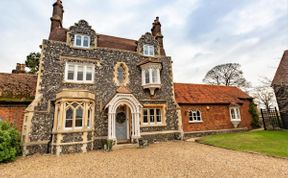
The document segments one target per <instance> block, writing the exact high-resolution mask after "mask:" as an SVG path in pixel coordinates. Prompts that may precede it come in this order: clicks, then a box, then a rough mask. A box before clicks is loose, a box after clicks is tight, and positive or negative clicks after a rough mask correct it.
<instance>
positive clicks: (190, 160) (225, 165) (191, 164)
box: [0, 141, 288, 178]
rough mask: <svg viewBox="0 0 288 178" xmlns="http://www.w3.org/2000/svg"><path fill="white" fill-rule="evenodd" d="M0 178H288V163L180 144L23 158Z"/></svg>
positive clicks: (5, 167) (8, 166) (0, 169)
mask: <svg viewBox="0 0 288 178" xmlns="http://www.w3.org/2000/svg"><path fill="white" fill-rule="evenodd" d="M0 177H18V178H20V177H21V178H22V177H141V178H142V177H149V178H150V177H288V159H279V158H273V157H268V156H262V155H258V154H250V153H242V152H237V151H231V150H225V149H221V148H215V147H211V146H206V145H201V144H198V143H194V142H183V141H175V142H165V143H158V144H152V145H150V146H149V147H147V148H144V149H137V148H129V149H121V150H115V151H112V152H108V153H107V152H102V151H92V152H89V153H85V154H70V155H64V156H59V157H57V156H54V155H36V156H30V157H26V158H20V159H18V160H17V161H15V162H13V163H9V164H1V165H0Z"/></svg>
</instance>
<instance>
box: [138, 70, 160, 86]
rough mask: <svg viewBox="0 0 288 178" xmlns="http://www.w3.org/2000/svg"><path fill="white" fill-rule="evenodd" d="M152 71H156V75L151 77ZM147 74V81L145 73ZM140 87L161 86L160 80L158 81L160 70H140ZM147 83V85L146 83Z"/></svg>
mask: <svg viewBox="0 0 288 178" xmlns="http://www.w3.org/2000/svg"><path fill="white" fill-rule="evenodd" d="M153 71H156V75H154V76H153ZM147 72H148V73H149V78H148V80H147V76H146V73H147ZM142 73H143V74H142V78H143V80H142V85H147V84H161V80H160V69H152V68H149V69H143V70H142ZM153 77H154V79H155V80H154V81H153ZM146 80H147V81H149V82H148V83H147V82H146Z"/></svg>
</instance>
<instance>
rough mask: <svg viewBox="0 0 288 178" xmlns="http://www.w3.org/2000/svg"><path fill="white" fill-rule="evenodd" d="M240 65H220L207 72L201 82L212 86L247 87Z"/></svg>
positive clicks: (247, 83)
mask: <svg viewBox="0 0 288 178" xmlns="http://www.w3.org/2000/svg"><path fill="white" fill-rule="evenodd" d="M240 68H241V65H240V64H237V63H227V64H221V65H217V66H215V67H213V68H212V69H211V70H209V71H208V73H207V74H206V76H205V78H204V79H203V82H205V83H208V84H213V85H225V86H237V87H244V88H245V87H249V86H250V84H249V82H247V81H246V79H245V78H244V77H243V72H242V70H241V69H240Z"/></svg>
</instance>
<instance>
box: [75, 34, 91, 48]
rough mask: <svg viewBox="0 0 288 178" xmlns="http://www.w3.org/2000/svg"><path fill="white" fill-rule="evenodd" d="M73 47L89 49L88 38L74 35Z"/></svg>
mask: <svg viewBox="0 0 288 178" xmlns="http://www.w3.org/2000/svg"><path fill="white" fill-rule="evenodd" d="M74 45H75V46H76V47H82V48H89V47H90V37H89V36H86V35H79V34H77V35H75V42H74Z"/></svg>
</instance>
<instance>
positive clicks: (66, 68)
mask: <svg viewBox="0 0 288 178" xmlns="http://www.w3.org/2000/svg"><path fill="white" fill-rule="evenodd" d="M69 66H74V75H73V79H72V80H71V79H68V67H69ZM79 66H81V67H83V80H77V74H78V67H79ZM87 68H92V71H91V72H92V78H91V80H87V79H86V75H87V73H88V69H87ZM94 70H95V65H94V64H80V63H70V62H66V65H65V75H64V81H65V82H71V83H90V84H91V83H94ZM89 72H90V71H89Z"/></svg>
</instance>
